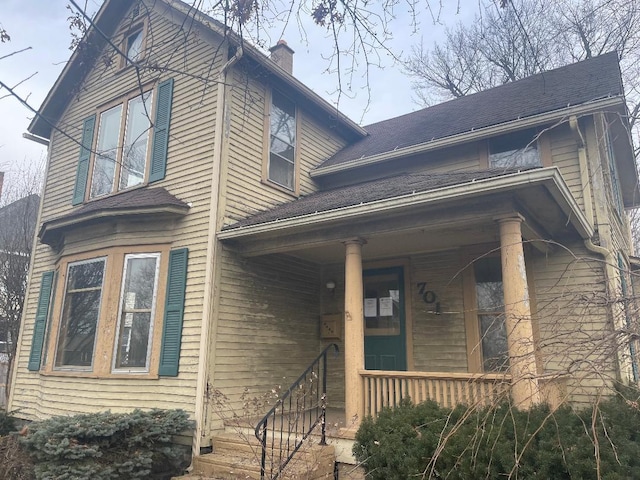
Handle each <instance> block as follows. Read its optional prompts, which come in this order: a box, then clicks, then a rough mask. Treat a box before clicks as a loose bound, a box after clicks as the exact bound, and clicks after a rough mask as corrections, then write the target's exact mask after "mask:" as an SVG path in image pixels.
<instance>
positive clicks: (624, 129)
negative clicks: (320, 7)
mask: <svg viewBox="0 0 640 480" xmlns="http://www.w3.org/2000/svg"><path fill="white" fill-rule="evenodd" d="M292 58H293V52H292V50H291V49H290V48H289V47H288V46H287V45H286V44H285V43H282V42H281V43H279V44H278V45H277V46H276V47H274V49H272V57H271V58H267V57H266V56H265V55H263V54H262V53H260V52H259V51H258V50H257V49H255V48H253V47H251V46H250V45H247V44H246V43H243V42H240V41H239V40H238V39H236V38H235V37H233V36H228V35H227V36H225V30H224V29H223V28H222V27H221V26H220V25H219V24H218V23H217V22H216V21H215V20H213V19H211V18H209V17H207V16H206V15H204V14H201V13H199V12H197V11H195V10H193V9H190V8H188V6H187V5H185V4H183V3H181V2H179V1H177V0H154V1H153V2H147V1H145V0H140V1H137V2H128V1H124V0H107V1H106V2H105V3H104V5H103V6H102V8H101V9H100V11H99V12H98V14H97V16H96V18H95V20H94V24H93V25H92V26H91V28H90V29H89V30H88V32H87V34H86V36H85V39H84V40H83V42H82V44H81V46H80V48H78V49H77V50H76V51H75V52H74V53H73V55H72V57H71V59H70V61H69V62H68V64H67V65H66V67H65V68H64V70H63V72H62V74H61V76H60V77H59V79H58V80H57V82H56V83H55V85H54V86H53V88H52V90H51V92H50V93H49V95H48V96H47V98H46V100H45V101H44V103H43V105H42V107H41V109H40V111H39V115H38V116H37V117H36V118H34V120H33V122H32V123H31V125H30V128H29V130H30V132H31V134H32V135H36V136H39V137H43V138H45V139H47V140H48V141H49V149H48V163H47V174H46V181H45V186H44V191H43V195H42V202H41V211H40V215H39V223H38V225H39V231H38V242H37V246H36V248H35V252H34V257H33V262H32V268H31V276H30V284H29V290H28V298H27V302H26V308H25V315H24V321H23V325H22V331H21V335H20V339H19V351H18V356H17V368H16V369H15V373H14V376H13V388H12V395H11V399H10V405H9V408H10V409H12V410H18V411H19V415H22V416H24V417H25V418H28V419H38V418H45V417H48V416H51V415H59V414H72V413H77V412H95V411H100V410H106V409H111V410H112V411H126V410H130V409H133V408H150V407H159V408H183V409H185V410H187V411H188V412H189V413H190V414H191V415H192V416H193V418H194V419H195V420H196V422H197V427H196V432H195V434H194V446H195V448H196V450H195V451H196V453H197V452H199V451H200V449H201V448H207V447H209V446H210V445H211V439H212V438H213V436H214V435H215V434H216V433H217V432H219V431H221V430H222V429H223V428H224V425H223V422H222V421H221V419H220V418H221V417H220V416H219V415H217V414H216V413H219V412H216V408H219V405H218V406H216V402H215V401H214V396H215V392H220V393H221V394H224V395H225V396H226V398H228V403H227V405H226V406H225V407H224V408H228V409H232V408H237V409H241V408H242V398H243V394H244V392H247V391H249V392H252V393H255V394H256V395H259V394H260V393H262V392H269V391H271V390H273V389H276V387H278V388H279V387H282V389H286V388H287V387H288V386H289V384H291V383H292V382H293V381H294V380H295V379H296V378H297V377H298V375H300V374H301V373H302V372H303V371H305V369H307V368H308V367H309V366H310V365H315V364H313V361H314V359H315V358H316V357H317V356H318V355H319V354H320V353H321V352H322V351H323V350H324V349H325V348H326V347H327V346H330V345H331V344H332V343H334V342H335V343H337V344H339V348H340V354H339V356H338V357H337V358H335V357H333V356H331V355H329V357H328V358H326V357H322V358H323V360H322V362H324V358H326V365H325V364H323V363H322V362H320V363H319V364H318V367H317V368H318V370H317V371H316V370H313V372H311V376H310V377H309V378H311V379H313V378H315V376H317V377H318V379H319V378H320V377H324V373H326V384H327V385H326V391H327V395H326V399H327V402H328V405H329V407H331V408H332V409H334V410H335V412H334V413H336V412H337V413H336V414H337V415H339V417H340V419H341V420H340V421H341V424H342V426H343V427H344V428H345V429H346V430H347V431H348V430H349V429H351V430H352V429H353V428H354V427H355V426H357V423H358V421H359V419H361V418H363V416H365V415H370V414H374V415H375V414H376V412H377V411H379V410H380V408H382V407H383V406H385V405H394V404H396V402H397V401H399V399H400V398H401V397H407V396H410V397H411V398H412V399H414V400H415V401H420V400H424V399H426V398H433V399H435V400H437V401H439V402H441V403H443V404H446V405H453V404H457V403H469V402H489V401H493V400H495V399H497V398H498V397H499V396H500V395H507V394H508V395H511V397H512V399H513V401H514V402H515V404H517V405H519V406H520V407H522V408H527V407H528V406H530V405H532V404H534V403H537V402H541V401H549V402H552V403H556V404H557V403H559V402H563V401H569V402H573V403H575V404H588V403H589V402H590V401H591V400H592V399H593V398H595V397H596V396H598V395H600V394H603V393H604V394H606V393H610V392H611V391H612V388H613V387H614V386H615V384H616V383H620V382H622V383H625V384H626V383H630V382H635V381H636V380H637V375H638V373H637V366H636V360H635V345H634V344H633V343H630V342H629V341H628V336H627V335H628V334H629V332H630V330H632V329H633V327H634V325H633V321H632V320H633V319H632V318H631V315H630V314H629V310H628V309H627V304H626V299H628V298H629V297H630V293H629V292H628V291H627V289H628V288H629V287H628V286H627V285H630V283H629V281H628V278H627V275H628V270H629V268H628V265H629V257H630V253H631V241H630V232H629V226H628V221H627V216H626V213H625V209H628V208H632V207H635V206H637V205H638V193H639V192H638V177H637V173H636V168H635V162H634V157H633V153H632V146H631V140H630V135H629V131H628V122H627V117H626V114H627V111H626V106H625V100H624V92H623V86H622V83H621V79H620V71H619V67H618V58H617V55H616V54H615V53H609V54H606V55H603V56H600V57H596V58H592V59H589V60H586V61H583V62H580V63H576V64H573V65H569V66H566V67H562V68H559V69H556V70H553V71H549V72H546V73H544V74H540V75H535V76H532V77H529V78H526V79H524V80H520V81H518V82H514V83H510V84H506V85H503V86H500V87H497V88H494V89H491V90H487V91H484V92H481V93H477V94H474V95H469V96H467V97H463V98H460V99H456V100H452V101H449V102H446V103H442V104H440V105H436V106H433V107H430V108H427V109H424V110H419V111H417V112H414V113H410V114H407V115H403V116H400V117H397V118H392V119H389V120H386V121H383V122H379V123H376V124H373V125H369V126H367V127H364V128H363V127H360V126H358V125H357V124H356V123H354V122H353V121H351V120H350V119H348V118H346V117H345V116H343V115H341V114H340V113H339V112H337V111H336V109H335V108H334V107H332V106H331V105H330V104H328V103H327V102H325V101H324V100H322V99H321V98H320V97H319V96H318V95H317V94H315V93H314V92H313V91H312V90H310V89H309V88H308V87H306V86H305V85H304V84H302V83H301V82H300V81H299V80H297V79H296V78H295V77H294V76H293V75H292V70H291V69H292ZM314 368H315V367H314ZM316 383H317V382H316ZM320 383H322V382H320Z"/></svg>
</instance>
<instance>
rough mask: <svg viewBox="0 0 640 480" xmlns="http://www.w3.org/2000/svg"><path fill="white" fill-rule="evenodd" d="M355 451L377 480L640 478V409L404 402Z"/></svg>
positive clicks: (363, 433) (367, 428)
mask: <svg viewBox="0 0 640 480" xmlns="http://www.w3.org/2000/svg"><path fill="white" fill-rule="evenodd" d="M596 452H597V453H596ZM353 453H354V455H355V457H356V459H357V460H358V461H359V462H361V463H362V464H363V466H364V468H365V470H366V471H367V473H368V476H367V478H368V479H369V478H370V479H372V480H376V479H380V480H382V479H385V480H393V479H398V480H400V479H402V480H405V479H407V478H434V479H440V478H447V479H450V480H463V479H472V478H482V479H495V480H498V479H500V480H503V479H505V478H518V479H540V480H543V479H544V480H546V479H557V480H562V479H592V478H593V479H595V478H601V479H603V480H618V479H620V480H622V479H625V480H626V479H631V478H640V410H638V406H637V403H635V404H634V402H626V401H624V400H622V399H621V398H616V399H612V400H609V401H606V402H603V403H601V404H600V405H598V406H597V408H594V409H588V410H583V411H574V410H572V409H571V408H569V407H562V408H560V409H558V410H556V411H555V412H551V411H550V410H549V407H547V406H545V405H540V406H537V407H535V408H533V409H531V410H530V411H520V410H518V409H516V408H514V407H513V406H511V405H509V404H508V403H502V404H500V405H495V406H491V407H486V408H483V409H480V410H471V409H469V408H467V407H464V406H460V407H457V408H455V409H453V410H451V409H447V408H443V407H440V406H438V405H437V404H436V403H435V402H432V401H428V402H425V403H422V404H420V405H412V404H411V403H409V402H404V403H403V404H402V405H401V406H400V407H398V408H396V409H394V410H389V409H386V410H384V411H383V412H382V413H381V414H380V415H379V417H378V418H377V419H372V418H367V419H365V420H364V421H363V422H362V424H361V426H360V429H359V430H358V432H357V434H356V443H355V445H354V448H353Z"/></svg>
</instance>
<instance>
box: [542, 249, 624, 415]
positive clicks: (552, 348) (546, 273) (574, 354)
mask: <svg viewBox="0 0 640 480" xmlns="http://www.w3.org/2000/svg"><path fill="white" fill-rule="evenodd" d="M567 248H568V250H564V249H558V250H556V251H554V253H553V254H552V255H549V256H541V255H537V256H536V257H535V258H534V259H533V260H532V262H531V265H532V266H533V270H534V272H533V275H534V278H535V289H536V296H537V307H538V309H537V310H538V313H537V317H538V322H539V326H540V337H541V338H540V343H541V345H540V348H541V353H542V358H543V362H544V368H545V371H547V372H564V371H567V370H568V369H570V370H571V372H572V373H574V377H573V378H572V379H571V380H570V385H569V387H570V392H571V393H572V400H573V401H574V402H577V403H588V402H589V400H590V396H593V395H595V394H597V393H598V391H599V389H601V388H602V387H604V386H605V385H608V384H610V383H611V382H612V381H613V379H614V378H615V361H616V358H615V348H613V349H612V347H613V345H612V343H611V342H610V341H609V340H610V339H609V340H608V339H607V334H608V333H610V332H611V331H612V328H611V323H610V322H611V320H610V319H609V318H608V313H607V307H606V301H604V302H603V300H605V299H606V292H607V289H606V283H605V277H604V271H603V264H602V262H601V259H600V258H595V257H594V255H593V254H591V253H589V252H587V251H586V250H585V248H584V247H583V246H581V245H580V244H569V245H567ZM591 398H592V397H591Z"/></svg>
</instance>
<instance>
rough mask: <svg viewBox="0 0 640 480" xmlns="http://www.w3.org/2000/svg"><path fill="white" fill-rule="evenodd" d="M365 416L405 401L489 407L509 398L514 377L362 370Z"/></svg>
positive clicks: (491, 374)
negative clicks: (406, 399)
mask: <svg viewBox="0 0 640 480" xmlns="http://www.w3.org/2000/svg"><path fill="white" fill-rule="evenodd" d="M360 376H361V377H362V380H363V382H364V396H365V397H364V405H365V415H371V416H376V415H377V414H378V413H379V412H380V411H381V410H382V409H383V408H384V407H395V406H397V405H398V404H399V403H400V400H402V399H403V398H411V401H412V402H413V403H420V402H424V401H425V400H434V401H436V402H438V403H439V404H440V405H442V406H444V407H455V406H456V405H459V404H466V405H487V404H489V403H491V402H493V401H495V400H498V399H499V398H503V397H504V396H505V395H508V392H509V385H510V382H511V377H510V376H509V375H505V374H496V373H440V372H400V371H385V370H360Z"/></svg>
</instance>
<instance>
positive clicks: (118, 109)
mask: <svg viewBox="0 0 640 480" xmlns="http://www.w3.org/2000/svg"><path fill="white" fill-rule="evenodd" d="M172 98H173V79H171V78H169V79H167V80H164V81H163V82H161V83H160V84H159V85H158V87H157V88H156V89H148V90H146V91H145V92H144V93H141V92H140V89H138V90H136V91H134V92H132V93H130V94H129V95H127V96H125V97H124V98H122V99H121V100H119V101H117V102H113V103H112V104H111V105H110V106H109V107H108V108H105V109H103V110H102V111H101V112H100V113H98V114H93V115H91V116H90V117H87V118H85V119H84V122H83V124H82V130H81V131H82V140H81V141H80V142H78V143H80V145H81V147H80V156H79V158H78V168H77V170H76V182H75V186H74V188H73V197H72V200H71V203H72V204H73V205H79V204H81V203H83V202H84V201H85V200H87V199H93V198H98V197H102V196H104V195H108V194H110V193H114V192H118V191H120V190H125V189H127V188H131V187H134V186H136V185H140V184H143V183H145V182H148V183H152V182H157V181H160V180H163V179H164V177H165V173H166V168H167V154H168V147H169V125H170V123H171V104H172ZM96 123H97V125H96Z"/></svg>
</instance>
